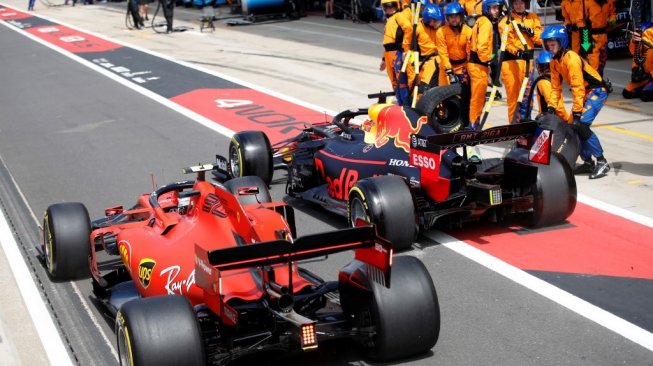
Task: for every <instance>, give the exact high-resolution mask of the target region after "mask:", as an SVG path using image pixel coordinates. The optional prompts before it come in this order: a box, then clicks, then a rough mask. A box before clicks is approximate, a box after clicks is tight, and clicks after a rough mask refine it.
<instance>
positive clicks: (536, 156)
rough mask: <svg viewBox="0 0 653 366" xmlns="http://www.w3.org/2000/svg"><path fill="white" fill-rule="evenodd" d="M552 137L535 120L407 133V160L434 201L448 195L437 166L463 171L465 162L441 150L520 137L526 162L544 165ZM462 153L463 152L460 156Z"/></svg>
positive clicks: (548, 157)
mask: <svg viewBox="0 0 653 366" xmlns="http://www.w3.org/2000/svg"><path fill="white" fill-rule="evenodd" d="M552 137H553V135H552V132H551V130H547V129H543V128H541V127H540V126H539V124H538V123H537V122H523V123H518V124H513V125H505V126H497V127H492V128H488V129H486V130H482V131H460V132H454V133H446V134H440V135H431V136H423V135H411V136H410V157H409V159H410V160H409V163H410V164H411V165H413V166H415V167H417V168H419V169H420V180H421V185H422V187H423V188H424V190H425V191H426V192H427V194H429V196H431V197H432V198H434V199H435V200H437V201H442V200H444V199H446V198H447V197H448V195H449V180H448V179H444V178H440V165H441V164H442V163H445V164H447V165H449V166H451V167H452V168H454V170H455V169H456V168H458V165H460V166H461V169H463V170H466V169H467V167H466V164H467V163H468V162H466V161H462V159H460V156H455V155H456V154H445V152H444V150H449V149H455V148H457V147H465V146H475V145H479V144H490V143H495V142H501V141H512V140H520V143H522V145H520V146H522V147H525V148H527V149H530V152H529V154H528V159H529V160H530V161H532V162H534V163H538V164H546V165H548V164H549V161H550V159H551V142H552ZM524 141H525V145H523V143H524ZM465 154H466V152H464V153H463V155H464V156H466V155H465Z"/></svg>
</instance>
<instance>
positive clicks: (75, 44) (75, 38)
mask: <svg viewBox="0 0 653 366" xmlns="http://www.w3.org/2000/svg"><path fill="white" fill-rule="evenodd" d="M26 31H27V32H28V33H30V34H32V35H34V36H36V37H38V38H41V39H42V40H44V41H46V42H48V43H51V44H53V45H55V46H57V47H59V48H62V49H64V50H66V51H69V52H72V53H88V52H104V51H110V50H113V49H116V48H120V47H122V46H120V45H118V44H116V43H113V42H109V41H106V40H104V39H101V38H98V37H95V36H92V35H90V34H86V33H83V32H80V31H78V30H75V29H71V28H68V27H66V26H63V25H44V26H39V27H33V28H30V29H27V30H26Z"/></svg>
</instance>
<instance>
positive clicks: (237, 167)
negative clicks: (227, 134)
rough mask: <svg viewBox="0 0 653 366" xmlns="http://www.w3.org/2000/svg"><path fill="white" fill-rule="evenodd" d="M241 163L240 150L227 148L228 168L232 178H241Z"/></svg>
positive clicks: (233, 147)
mask: <svg viewBox="0 0 653 366" xmlns="http://www.w3.org/2000/svg"><path fill="white" fill-rule="evenodd" d="M241 162H242V160H241V158H240V150H239V149H238V148H237V147H236V146H234V145H231V146H230V147H229V167H230V170H231V176H232V177H234V178H237V177H242V175H241V174H242V169H241V164H242V163H241Z"/></svg>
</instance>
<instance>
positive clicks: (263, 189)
mask: <svg viewBox="0 0 653 366" xmlns="http://www.w3.org/2000/svg"><path fill="white" fill-rule="evenodd" d="M224 186H225V187H226V188H227V189H228V190H229V192H231V193H233V194H234V195H236V197H238V202H240V204H241V205H253V204H256V203H268V202H272V197H271V196H270V191H269V190H268V186H267V185H265V182H263V180H262V179H261V178H260V177H257V176H248V177H240V178H233V179H230V180H228V181H226V182H225V183H224ZM243 187H256V188H258V193H257V194H243V195H241V194H239V193H238V191H239V190H240V188H243Z"/></svg>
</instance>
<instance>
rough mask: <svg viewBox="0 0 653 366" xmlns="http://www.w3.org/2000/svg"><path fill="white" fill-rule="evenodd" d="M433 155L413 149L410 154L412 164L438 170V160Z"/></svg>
mask: <svg viewBox="0 0 653 366" xmlns="http://www.w3.org/2000/svg"><path fill="white" fill-rule="evenodd" d="M432 155H433V154H428V153H426V154H425V153H424V152H421V151H412V152H411V154H410V158H411V164H412V165H414V166H416V167H419V168H424V169H428V170H433V171H437V170H438V169H437V168H438V160H436V157H435V156H432Z"/></svg>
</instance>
